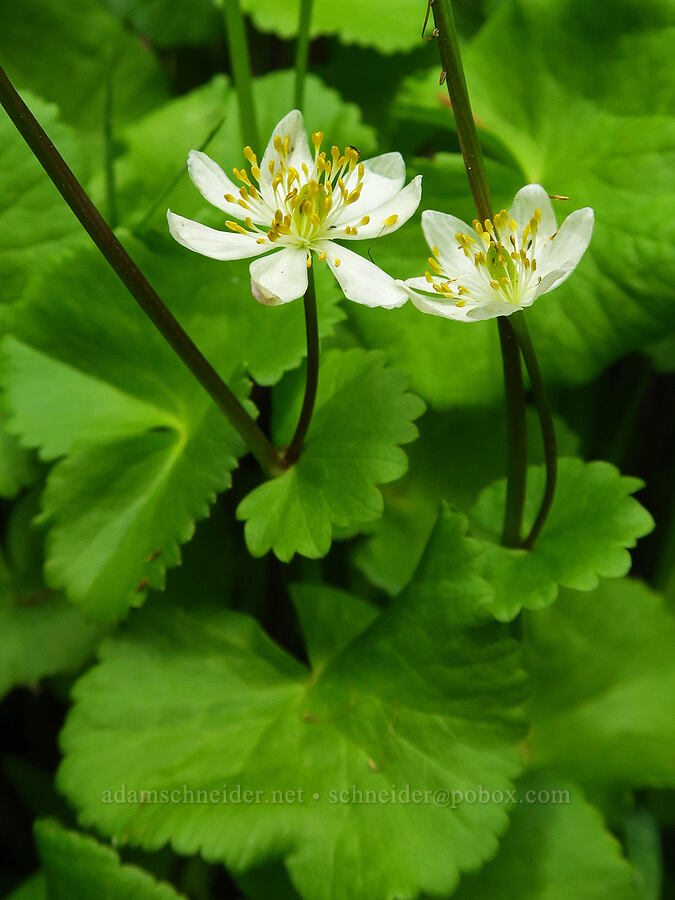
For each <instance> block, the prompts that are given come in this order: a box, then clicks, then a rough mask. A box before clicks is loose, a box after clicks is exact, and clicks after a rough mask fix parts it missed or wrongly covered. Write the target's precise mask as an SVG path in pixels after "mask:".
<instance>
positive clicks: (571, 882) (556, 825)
mask: <svg viewBox="0 0 675 900" xmlns="http://www.w3.org/2000/svg"><path fill="white" fill-rule="evenodd" d="M517 804H518V805H516V807H515V810H514V812H513V815H512V816H511V824H510V826H509V830H508V832H507V833H506V835H505V836H504V838H503V839H502V842H501V844H500V847H499V852H498V853H497V856H496V857H495V858H494V859H493V860H491V861H490V862H489V863H488V864H487V865H486V866H485V867H484V868H483V869H481V870H480V872H478V873H476V874H475V875H473V874H472V875H467V876H466V877H465V878H463V879H462V882H461V884H460V887H459V890H458V891H457V892H456V893H455V894H453V898H456V900H485V898H487V897H499V900H568V898H570V897H574V900H598V898H599V897H612V898H616V900H637V898H638V896H639V895H638V893H637V889H636V882H635V873H634V871H633V869H632V867H631V866H630V865H629V864H628V863H627V862H626V860H625V859H623V857H622V856H621V849H620V846H619V843H618V841H617V840H616V838H614V837H613V836H612V835H611V834H610V833H609V832H608V831H607V830H606V828H605V825H604V823H603V821H602V817H601V815H600V813H599V812H598V810H597V809H595V807H593V806H591V804H590V803H589V802H588V801H587V800H586V799H585V797H584V795H583V793H582V791H581V790H580V789H579V788H578V787H577V786H576V785H574V784H573V783H569V782H562V781H561V780H560V779H559V778H557V779H556V778H554V777H553V776H551V775H550V774H549V773H541V774H537V775H528V776H526V777H525V778H523V779H521V781H519V782H518V801H517Z"/></svg>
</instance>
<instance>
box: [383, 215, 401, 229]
mask: <svg viewBox="0 0 675 900" xmlns="http://www.w3.org/2000/svg"><path fill="white" fill-rule="evenodd" d="M397 222H398V213H394V214H393V215H392V216H387V218H386V219H385V220H384V225H385V227H386V228H389V227H391V226H392V225H395V224H396V223H397Z"/></svg>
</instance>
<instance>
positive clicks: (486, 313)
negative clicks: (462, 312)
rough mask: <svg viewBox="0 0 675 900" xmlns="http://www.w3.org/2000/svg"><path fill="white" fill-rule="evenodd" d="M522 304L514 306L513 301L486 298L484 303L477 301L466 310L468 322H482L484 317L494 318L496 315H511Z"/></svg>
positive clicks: (520, 307) (519, 308)
mask: <svg viewBox="0 0 675 900" xmlns="http://www.w3.org/2000/svg"><path fill="white" fill-rule="evenodd" d="M521 309H523V307H522V306H514V305H513V303H506V302H505V301H504V300H487V301H486V302H485V303H479V304H477V305H476V306H474V307H473V308H472V309H470V310H469V312H468V319H467V321H468V322H484V321H485V319H496V318H497V317H498V316H512V315H513V314H514V313H517V312H518V311H519V310H521Z"/></svg>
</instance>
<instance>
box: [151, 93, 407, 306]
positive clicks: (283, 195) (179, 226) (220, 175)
mask: <svg viewBox="0 0 675 900" xmlns="http://www.w3.org/2000/svg"><path fill="white" fill-rule="evenodd" d="M322 141H323V134H322V133H321V132H315V133H314V134H313V135H312V144H313V145H314V153H313V154H312V153H311V151H310V148H309V142H308V140H307V133H306V131H305V125H304V122H303V118H302V114H301V113H300V112H299V111H298V110H297V109H295V110H293V111H292V112H290V113H288V115H287V116H285V117H284V118H283V119H282V120H281V122H279V124H278V125H277V127H276V128H275V129H274V132H273V133H272V137H271V138H270V141H269V143H268V145H267V149H266V150H265V155H264V156H263V158H262V162H261V163H260V167H258V161H257V158H256V155H255V153H254V152H253V150H252V149H251V148H250V147H246V148H245V149H244V156H245V157H246V159H247V160H248V162H249V163H250V167H251V168H250V173H249V172H247V171H246V170H245V169H236V168H235V169H234V175H235V177H236V179H237V180H238V181H239V182H240V184H241V186H240V187H236V186H235V184H234V183H233V182H232V181H231V180H230V179H229V178H228V177H227V175H226V174H225V173H224V172H223V170H222V169H221V168H220V166H218V165H217V164H216V163H215V162H213V160H212V159H209V157H208V156H206V155H205V154H204V153H200V152H199V151H197V150H192V151H191V152H190V155H189V157H188V170H189V172H190V178H191V179H192V181H193V182H194V184H195V185H196V187H197V188H198V189H199V191H200V192H201V194H202V195H203V196H204V198H205V199H206V200H208V201H209V203H212V204H213V205H214V206H217V207H218V209H222V210H223V212H225V213H227V215H228V216H230V217H231V219H240V220H243V224H239V223H237V222H234V221H230V220H228V221H227V222H226V223H225V224H226V225H227V227H228V229H229V232H225V231H217V230H215V229H213V228H207V227H206V226H205V225H200V224H199V223H198V222H193V221H191V220H190V219H184V218H183V217H182V216H177V215H175V214H174V213H172V212H171V210H168V211H167V218H168V220H169V229H170V230H171V234H172V235H173V236H174V238H175V239H176V240H177V241H178V243H180V244H182V245H183V246H184V247H188V248H189V249H190V250H194V251H195V252H196V253H201V254H203V255H204V256H210V257H212V258H213V259H223V260H230V259H246V258H248V257H251V256H261V255H262V254H264V253H268V251H270V250H274V251H276V252H274V253H271V254H270V255H269V256H262V258H261V259H256V260H254V262H252V263H251V266H250V273H251V290H252V292H253V295H254V297H255V298H256V299H257V300H259V301H260V302H261V303H265V304H268V305H277V304H279V303H288V302H289V301H290V300H295V299H297V298H298V297H302V296H303V294H304V293H305V291H306V290H307V269H308V268H309V267H310V266H311V265H312V252H314V253H316V255H317V258H318V259H319V260H321V261H325V262H327V263H328V265H329V266H330V268H331V270H332V271H333V274H334V275H335V277H336V278H337V280H338V282H339V283H340V287H341V288H342V290H343V291H344V294H345V296H346V297H348V298H349V299H350V300H355V301H356V302H357V303H364V304H365V305H366V306H385V307H395V306H402V305H403V304H404V303H405V302H406V301H407V299H408V292H407V290H406V288H405V286H404V285H403V283H402V282H397V281H395V280H394V279H393V278H391V276H389V275H387V274H386V273H385V272H383V271H382V270H381V269H379V268H378V267H377V266H376V265H374V264H373V263H372V262H369V261H368V260H367V259H364V258H363V257H362V256H359V255H358V254H356V253H354V252H353V251H352V250H348V249H347V248H346V247H340V246H339V245H338V244H336V243H334V241H335V240H341V241H354V240H371V241H372V240H373V239H374V238H377V237H380V236H382V235H385V234H389V233H390V232H392V231H396V229H397V228H400V227H401V225H403V223H404V222H406V221H407V220H408V219H409V218H410V216H411V215H412V214H413V213H414V212H415V210H416V209H417V207H418V206H419V202H420V196H421V192H422V176H421V175H419V176H418V177H417V178H415V179H413V181H411V182H410V184H408V186H407V187H404V186H403V185H404V184H405V164H404V162H403V157H402V156H401V154H400V153H385V154H383V155H382V156H376V157H374V158H373V159H369V160H366V161H365V162H360V161H359V152H358V150H357V149H356V148H355V147H346V148H345V150H343V151H340V150H339V149H338V148H337V147H332V148H331V149H330V151H328V152H325V151H322V150H321V143H322Z"/></svg>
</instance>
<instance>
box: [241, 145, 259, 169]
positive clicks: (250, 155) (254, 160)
mask: <svg viewBox="0 0 675 900" xmlns="http://www.w3.org/2000/svg"><path fill="white" fill-rule="evenodd" d="M244 156H245V157H246V159H247V160H248V161H249V163H250V164H251V165H252V166H257V165H258V157H257V156H256V155H255V153H254V152H253V148H252V147H249V146H246V147H244Z"/></svg>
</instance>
